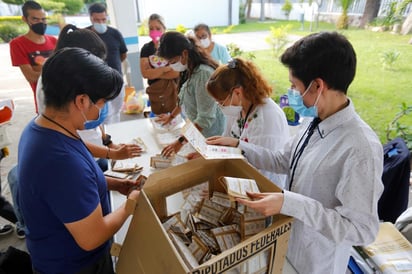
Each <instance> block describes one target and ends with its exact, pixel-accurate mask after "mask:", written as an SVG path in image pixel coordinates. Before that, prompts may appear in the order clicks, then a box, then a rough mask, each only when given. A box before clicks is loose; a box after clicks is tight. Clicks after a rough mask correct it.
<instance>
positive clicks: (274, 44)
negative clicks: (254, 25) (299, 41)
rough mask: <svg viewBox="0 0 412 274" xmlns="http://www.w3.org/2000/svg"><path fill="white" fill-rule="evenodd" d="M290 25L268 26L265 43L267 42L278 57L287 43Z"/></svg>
mask: <svg viewBox="0 0 412 274" xmlns="http://www.w3.org/2000/svg"><path fill="white" fill-rule="evenodd" d="M290 28H291V25H289V24H287V25H283V26H280V27H278V28H275V27H270V35H269V36H268V37H266V39H265V40H266V43H268V44H269V45H270V46H271V48H272V52H273V55H274V56H275V57H278V56H279V54H280V53H282V52H283V51H284V50H285V47H286V45H287V44H288V43H289V40H288V32H289V30H290Z"/></svg>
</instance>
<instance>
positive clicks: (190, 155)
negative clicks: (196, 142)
mask: <svg viewBox="0 0 412 274" xmlns="http://www.w3.org/2000/svg"><path fill="white" fill-rule="evenodd" d="M201 156H202V155H200V153H199V152H197V151H196V152H191V153H188V154H187V155H186V158H187V159H188V160H193V159H196V158H199V157H201Z"/></svg>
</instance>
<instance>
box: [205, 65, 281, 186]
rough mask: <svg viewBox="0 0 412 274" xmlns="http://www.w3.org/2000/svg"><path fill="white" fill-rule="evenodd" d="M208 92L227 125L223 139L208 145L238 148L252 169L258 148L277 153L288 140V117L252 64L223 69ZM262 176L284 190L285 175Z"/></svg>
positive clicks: (209, 85)
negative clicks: (218, 107)
mask: <svg viewBox="0 0 412 274" xmlns="http://www.w3.org/2000/svg"><path fill="white" fill-rule="evenodd" d="M206 88H207V90H208V91H209V94H211V95H212V97H213V98H215V100H216V102H217V103H218V105H219V106H220V107H221V109H222V112H223V113H224V114H225V116H226V121H227V122H226V123H227V124H226V129H225V132H224V133H223V136H212V137H210V138H208V139H207V143H208V144H211V145H224V146H231V147H239V148H240V149H241V150H242V151H243V152H244V153H247V155H245V156H247V159H248V160H249V162H250V163H251V164H252V165H253V159H255V158H258V157H259V155H258V154H257V153H256V149H255V148H256V147H264V148H267V149H270V150H274V151H276V150H279V149H281V148H282V147H283V145H284V144H285V143H286V141H287V140H288V139H289V129H288V125H287V121H286V117H285V114H284V113H283V111H282V109H281V108H280V107H279V106H278V105H277V104H276V103H275V102H274V101H273V100H272V99H271V97H270V96H271V95H272V87H271V86H270V85H269V84H268V82H267V81H266V80H265V79H264V77H263V76H262V74H261V73H260V71H259V70H258V68H257V67H256V66H255V65H254V64H253V63H252V62H251V61H247V60H244V59H241V58H234V59H233V60H231V61H229V63H228V64H227V65H224V66H220V67H219V68H217V69H216V71H215V72H214V73H213V74H212V76H211V77H210V79H209V81H208V82H207V84H206ZM260 172H261V173H262V174H263V175H265V176H266V177H268V178H269V179H270V180H272V181H273V182H274V183H275V184H276V185H277V186H279V187H280V188H284V187H285V179H286V177H285V175H279V174H276V173H273V172H271V171H268V170H263V169H261V170H260Z"/></svg>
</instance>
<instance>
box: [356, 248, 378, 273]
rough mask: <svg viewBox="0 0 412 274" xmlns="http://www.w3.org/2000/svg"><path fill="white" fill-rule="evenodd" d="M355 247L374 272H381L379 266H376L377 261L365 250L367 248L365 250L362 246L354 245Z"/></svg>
mask: <svg viewBox="0 0 412 274" xmlns="http://www.w3.org/2000/svg"><path fill="white" fill-rule="evenodd" d="M353 248H354V249H355V250H356V252H358V254H359V255H360V256H361V257H362V259H363V260H364V261H365V262H366V264H367V265H368V266H369V267H370V268H371V269H372V271H373V273H380V271H379V268H378V267H377V266H376V264H375V262H374V261H373V260H372V259H371V258H370V257H369V255H368V254H367V253H366V252H365V250H363V248H362V247H361V246H354V247H353Z"/></svg>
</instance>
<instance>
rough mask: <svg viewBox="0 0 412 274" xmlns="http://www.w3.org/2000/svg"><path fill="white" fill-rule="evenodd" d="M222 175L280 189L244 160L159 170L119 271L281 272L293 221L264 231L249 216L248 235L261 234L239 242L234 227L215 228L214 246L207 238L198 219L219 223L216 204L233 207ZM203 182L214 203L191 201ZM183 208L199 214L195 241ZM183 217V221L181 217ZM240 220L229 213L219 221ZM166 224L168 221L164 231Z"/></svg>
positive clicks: (137, 213)
mask: <svg viewBox="0 0 412 274" xmlns="http://www.w3.org/2000/svg"><path fill="white" fill-rule="evenodd" d="M222 176H224V177H238V178H245V179H253V180H255V181H256V184H257V186H258V188H259V190H260V191H261V192H275V191H280V189H279V188H278V187H276V186H275V185H274V184H273V183H272V182H271V181H270V180H268V179H267V178H266V177H264V176H263V175H262V174H260V173H259V172H258V171H257V170H256V169H255V168H254V167H252V166H251V165H250V164H248V163H247V162H246V161H245V160H243V159H215V160H205V159H203V158H198V159H195V160H191V161H188V162H187V163H184V164H181V165H178V166H172V167H169V168H167V169H163V170H160V171H158V172H155V173H153V174H151V175H150V176H149V177H148V179H147V181H146V185H145V188H144V189H143V190H142V192H141V194H140V197H139V201H138V206H137V207H136V208H135V210H134V212H133V218H132V220H131V222H130V226H129V230H128V232H127V235H126V238H125V241H124V242H123V245H122V246H121V247H120V248H119V249H118V250H119V254H118V256H119V258H118V263H117V264H116V273H118V274H129V273H173V274H180V273H182V274H183V273H186V274H187V273H192V274H206V273H209V274H210V273H243V274H246V273H270V274H274V273H282V269H283V266H284V264H285V261H286V251H287V244H288V240H289V235H290V230H291V227H292V221H293V218H291V217H288V216H283V215H276V216H272V224H271V225H270V226H269V227H266V228H265V227H264V225H263V227H259V226H256V225H255V224H256V220H255V219H254V217H253V216H252V217H251V216H248V218H246V219H245V221H246V223H247V222H248V221H250V223H251V224H252V226H251V227H249V228H248V231H253V229H256V231H255V232H254V233H256V234H254V235H252V234H253V233H251V235H244V236H243V238H244V240H242V241H241V242H240V243H238V238H241V236H237V237H236V234H237V235H239V233H238V232H237V228H236V226H234V225H233V224H227V226H223V227H215V228H212V231H211V233H212V234H213V233H214V235H215V236H214V237H215V238H216V239H217V240H216V241H215V242H212V241H210V239H211V238H210V237H208V236H209V235H206V234H207V233H208V232H206V231H205V230H204V228H205V227H206V226H208V224H206V225H205V224H204V223H199V222H198V219H200V218H203V219H207V220H209V222H211V223H219V222H220V221H216V216H217V214H216V209H215V206H214V205H213V204H212V203H211V202H214V203H221V204H224V205H225V206H226V207H227V206H229V207H231V203H232V202H231V201H230V199H227V198H225V195H222V194H224V193H225V189H224V187H223V186H222V184H221V183H220V182H219V178H220V177H222ZM204 184H205V185H206V190H207V192H206V193H207V195H206V197H208V198H209V199H203V200H202V199H200V203H199V196H197V197H194V196H191V197H189V195H190V193H191V192H193V191H192V190H193V188H198V187H199V186H201V185H202V186H203V185H204ZM188 189H190V190H191V191H187V190H188ZM203 190H205V188H204V187H200V191H199V193H203ZM217 193H220V194H217ZM185 195H188V196H185ZM185 201H186V202H185ZM176 204H178V206H176ZM182 205H183V206H182ZM211 205H212V206H211ZM182 208H185V209H188V210H187V211H192V210H191V208H193V211H195V212H192V213H193V214H192V217H191V218H190V221H191V222H192V223H193V224H191V226H196V235H195V237H193V235H194V234H192V235H191V236H190V233H188V230H187V227H188V225H187V224H186V223H185V222H184V221H183V220H185V219H184V217H182V215H183V213H182V212H183V211H182ZM212 209H213V210H212ZM225 212H226V211H225ZM246 212H247V210H246ZM232 213H233V212H232ZM179 214H180V219H179V218H177V216H179ZM215 215H216V216H215ZM236 218H237V217H236V216H231V215H230V213H228V215H227V216H222V218H218V219H219V220H220V219H224V220H230V219H232V220H236ZM162 221H165V223H167V225H165V227H164V224H165V223H164V224H162ZM233 222H234V223H235V224H236V222H238V221H237V220H236V221H233ZM172 226H173V228H172ZM257 228H258V229H257ZM262 229H263V230H262ZM169 230H172V231H173V232H172V236H169V233H168V231H169ZM235 231H236V232H235ZM190 237H191V239H190ZM205 243H206V244H205ZM206 245H208V247H207V249H208V250H212V252H210V253H212V254H211V255H210V256H209V257H206V256H208V255H205V254H207V253H208V250H206ZM217 248H219V249H222V250H221V253H216V254H213V252H214V250H215V249H217ZM182 254H183V255H182ZM185 254H189V255H188V256H186V255H185ZM190 254H191V255H190ZM205 258H208V260H204V259H205ZM255 270H256V271H255ZM259 271H261V272H259Z"/></svg>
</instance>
